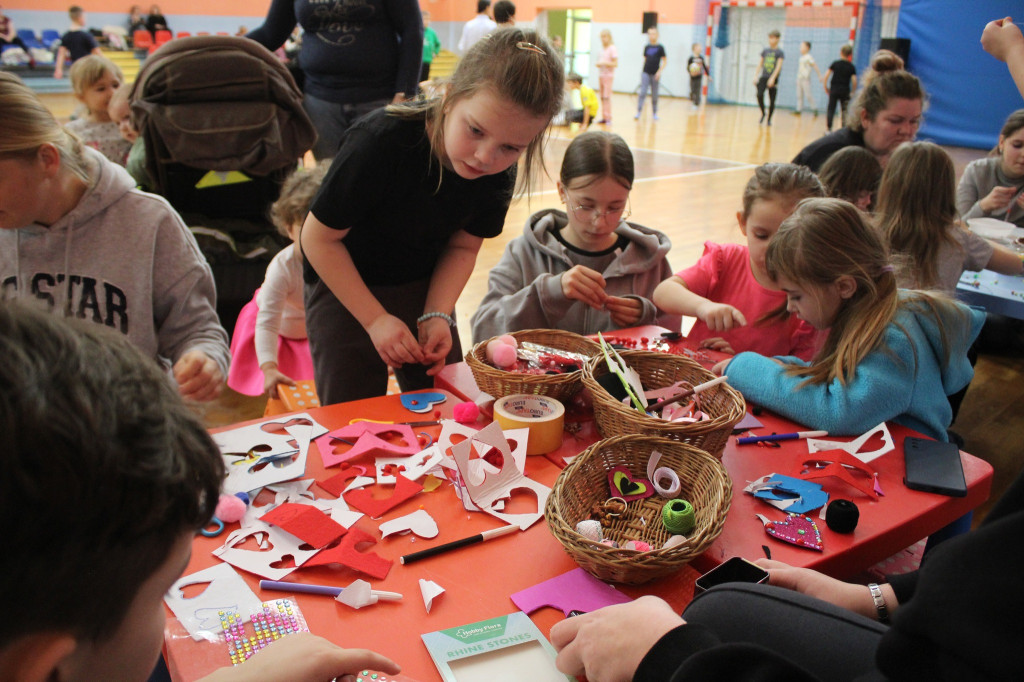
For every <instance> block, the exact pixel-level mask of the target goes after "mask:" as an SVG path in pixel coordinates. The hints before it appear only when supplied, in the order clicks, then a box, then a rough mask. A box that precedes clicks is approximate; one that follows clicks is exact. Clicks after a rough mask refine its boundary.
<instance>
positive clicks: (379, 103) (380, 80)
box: [247, 0, 423, 159]
mask: <svg viewBox="0 0 1024 682" xmlns="http://www.w3.org/2000/svg"><path fill="white" fill-rule="evenodd" d="M296 23H298V24H299V25H301V26H302V29H303V40H302V47H301V51H300V53H299V66H300V67H301V69H302V74H303V86H302V88H303V97H302V106H303V108H304V109H305V110H306V113H307V114H309V117H310V119H312V121H313V126H314V127H315V128H316V132H317V141H316V143H315V144H314V145H313V156H315V157H316V158H317V159H329V158H332V157H334V156H335V155H336V154H337V152H338V145H339V144H340V142H341V137H342V135H343V134H344V132H345V131H346V130H347V129H348V128H349V126H351V125H352V124H353V123H354V122H355V121H356V119H358V118H360V117H361V116H363V115H365V114H367V113H369V112H371V111H373V110H374V109H380V108H382V107H384V106H386V105H387V104H389V103H392V104H393V103H397V102H401V101H404V100H406V99H411V98H413V97H415V96H416V92H417V90H418V87H419V76H420V70H421V69H422V68H423V19H422V16H421V14H420V8H419V4H417V3H416V2H415V0H362V1H361V2H359V3H347V2H338V3H330V4H325V3H317V2H311V0H271V3H270V9H269V10H268V11H267V19H266V21H265V22H264V23H263V25H262V26H260V27H259V28H257V29H255V30H253V31H251V32H250V33H249V34H248V36H247V37H249V38H251V39H252V40H255V41H256V42H258V43H259V44H260V45H262V46H263V47H265V48H267V49H268V50H270V51H271V52H273V51H274V50H276V49H277V48H279V47H280V46H281V45H283V44H284V43H285V41H286V40H288V37H289V36H290V35H291V34H292V31H293V30H294V28H295V25H296Z"/></svg>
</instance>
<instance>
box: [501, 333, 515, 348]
mask: <svg viewBox="0 0 1024 682" xmlns="http://www.w3.org/2000/svg"><path fill="white" fill-rule="evenodd" d="M498 341H501V342H502V343H504V344H507V345H509V346H512V347H513V348H519V342H518V341H516V337H514V336H512V335H511V334H502V335H501V336H499V337H498Z"/></svg>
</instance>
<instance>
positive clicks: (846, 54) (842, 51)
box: [839, 45, 853, 59]
mask: <svg viewBox="0 0 1024 682" xmlns="http://www.w3.org/2000/svg"><path fill="white" fill-rule="evenodd" d="M839 56H840V57H842V58H843V59H849V58H850V57H852V56H853V46H852V45H843V46H842V47H841V48H839Z"/></svg>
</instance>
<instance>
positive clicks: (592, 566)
mask: <svg viewBox="0 0 1024 682" xmlns="http://www.w3.org/2000/svg"><path fill="white" fill-rule="evenodd" d="M652 450H657V451H658V452H660V453H661V454H662V457H661V461H660V462H659V464H658V466H659V467H663V466H664V467H668V468H670V469H672V470H673V471H675V472H676V473H677V474H678V475H679V480H680V482H681V483H682V490H681V492H680V493H679V496H678V497H679V498H681V499H685V500H687V501H689V502H690V503H691V504H692V505H693V507H694V516H695V518H696V521H697V525H696V527H695V528H694V530H693V531H692V532H690V533H688V534H687V535H686V538H687V541H686V542H683V543H681V544H678V545H676V546H674V547H670V548H667V549H662V547H663V545H664V544H665V542H666V541H667V540H668V539H669V538H670V537H671V535H670V534H669V533H668V531H666V530H665V526H664V525H663V524H662V522H661V509H662V507H663V506H664V505H665V503H666V502H668V500H667V499H665V498H663V497H660V496H658V495H657V494H655V495H654V496H653V497H648V498H647V499H645V500H633V501H632V502H629V504H628V506H627V510H626V513H625V514H623V515H622V516H621V517H619V518H617V519H614V522H613V523H612V525H611V526H610V527H606V528H604V529H603V532H604V537H605V538H606V539H611V540H615V541H616V542H617V543H619V544H620V545H621V544H623V543H625V542H627V541H629V540H642V541H644V542H646V543H648V544H649V545H651V547H653V548H655V549H652V550H651V551H649V552H638V551H635V550H630V549H616V548H613V547H608V546H606V545H602V544H600V543H597V542H594V541H593V540H590V539H588V538H586V537H584V536H582V535H580V534H579V533H577V532H576V524H578V523H579V522H580V521H583V520H584V519H589V518H591V511H592V507H593V505H594V504H598V503H602V502H604V501H605V500H607V499H608V498H609V497H610V496H611V494H610V491H609V488H608V471H609V470H610V469H611V468H613V467H616V466H625V467H626V468H627V469H629V471H630V473H631V474H633V475H634V476H642V477H644V478H646V477H647V461H648V459H649V458H650V455H651V451H652ZM731 503H732V481H731V479H730V478H729V474H728V473H727V472H726V470H725V467H724V466H723V465H722V463H721V462H720V461H718V459H716V458H715V457H712V456H711V455H709V454H708V453H706V452H704V451H703V450H698V449H697V448H694V447H691V446H689V445H686V444H684V443H680V442H678V441H675V440H669V439H667V438H659V437H657V436H613V437H611V438H607V439H605V440H602V441H598V442H597V443H594V444H593V445H591V446H590V447H589V448H587V449H586V450H584V451H583V452H582V453H581V454H580V455H579V456H578V457H576V458H575V459H574V460H573V461H572V462H571V463H570V464H569V466H567V467H566V468H565V469H564V470H563V471H562V473H561V474H560V475H559V477H558V480H556V481H555V485H554V487H553V488H552V490H551V495H550V496H549V497H548V502H547V506H546V507H545V509H544V517H545V518H546V519H547V522H548V528H550V529H551V534H552V535H554V536H555V538H557V539H558V541H559V542H560V543H562V547H564V548H565V551H566V552H567V553H568V554H569V556H571V557H572V558H573V560H575V561H576V563H578V564H579V565H580V566H581V567H582V568H583V569H584V570H586V571H587V572H588V573H590V574H591V575H593V576H594V577H596V578H599V579H601V580H608V581H611V582H617V583H627V584H631V585H637V584H640V583H644V582H647V581H648V580H653V579H654V578H659V577H661V576H663V575H667V574H669V573H672V572H674V571H677V570H679V569H680V568H682V567H683V566H684V565H686V564H687V563H689V562H690V561H691V560H693V559H694V558H696V557H697V556H699V555H700V554H702V553H703V552H704V551H705V550H706V549H707V548H708V547H709V546H710V545H711V543H712V542H714V541H715V538H717V537H718V535H719V534H720V533H721V532H722V528H723V527H724V525H725V517H726V514H728V512H729V505H730V504H731Z"/></svg>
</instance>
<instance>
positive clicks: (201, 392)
mask: <svg viewBox="0 0 1024 682" xmlns="http://www.w3.org/2000/svg"><path fill="white" fill-rule="evenodd" d="M172 371H173V373H174V381H175V382H177V384H178V391H179V392H180V393H181V395H182V397H183V398H188V399H189V400H195V401H197V402H203V401H206V400H213V399H214V398H216V397H217V396H218V395H220V391H221V389H222V388H223V387H224V375H223V374H222V373H221V371H220V367H218V366H217V363H216V362H214V361H213V360H211V359H210V358H209V356H207V355H206V353H204V352H203V351H201V350H198V349H193V350H190V351H188V352H186V353H185V354H184V355H182V356H181V357H180V358H178V361H177V362H176V363H174V367H173V369H172Z"/></svg>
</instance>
